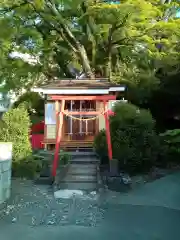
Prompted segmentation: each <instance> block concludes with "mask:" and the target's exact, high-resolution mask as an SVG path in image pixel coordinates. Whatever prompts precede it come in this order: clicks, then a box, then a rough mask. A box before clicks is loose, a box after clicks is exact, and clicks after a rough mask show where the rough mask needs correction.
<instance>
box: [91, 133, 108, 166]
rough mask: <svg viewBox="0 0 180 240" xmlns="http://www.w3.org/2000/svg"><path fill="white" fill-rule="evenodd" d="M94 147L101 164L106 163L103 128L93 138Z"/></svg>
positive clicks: (106, 154) (106, 152) (105, 144)
mask: <svg viewBox="0 0 180 240" xmlns="http://www.w3.org/2000/svg"><path fill="white" fill-rule="evenodd" d="M94 149H95V151H96V153H97V155H98V156H99V157H100V160H101V164H107V163H108V151H107V141H106V133H105V130H101V131H100V132H99V134H98V135H97V136H96V137H95V140H94Z"/></svg>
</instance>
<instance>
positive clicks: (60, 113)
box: [50, 95, 116, 177]
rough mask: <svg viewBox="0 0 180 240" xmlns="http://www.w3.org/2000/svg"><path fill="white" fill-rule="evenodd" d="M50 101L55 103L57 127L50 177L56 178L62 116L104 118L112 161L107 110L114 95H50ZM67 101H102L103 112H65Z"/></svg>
mask: <svg viewBox="0 0 180 240" xmlns="http://www.w3.org/2000/svg"><path fill="white" fill-rule="evenodd" d="M50 99H51V100H54V101H55V108H56V117H57V118H56V119H57V120H58V122H57V126H58V131H57V137H56V147H55V154H54V161H53V167H52V176H53V177H55V176H56V170H57V166H58V156H59V149H60V142H61V136H62V126H63V119H64V114H69V115H77V114H78V115H87V116H88V115H96V116H97V115H101V114H103V115H104V118H105V126H106V139H107V145H108V157H109V159H110V160H112V145H111V134H110V126H109V116H110V115H113V113H112V112H111V111H109V110H108V102H109V101H110V100H116V96H115V95H100V96H63V95H52V96H50ZM68 100H79V101H80V100H91V101H92V100H95V101H102V102H103V103H104V112H102V111H89V112H82V111H78V112H74V111H73V112H71V111H68V110H65V101H68ZM60 101H61V105H60V107H61V108H60V111H59V102H60Z"/></svg>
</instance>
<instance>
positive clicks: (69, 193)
mask: <svg viewBox="0 0 180 240" xmlns="http://www.w3.org/2000/svg"><path fill="white" fill-rule="evenodd" d="M77 195H78V196H82V195H83V191H81V190H67V189H64V190H58V191H56V192H54V197H55V198H64V199H68V198H72V197H73V196H77Z"/></svg>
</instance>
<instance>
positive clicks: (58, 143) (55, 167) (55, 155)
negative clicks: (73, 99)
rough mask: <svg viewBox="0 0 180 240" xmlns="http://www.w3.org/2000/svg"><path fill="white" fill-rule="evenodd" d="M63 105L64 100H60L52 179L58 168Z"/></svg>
mask: <svg viewBox="0 0 180 240" xmlns="http://www.w3.org/2000/svg"><path fill="white" fill-rule="evenodd" d="M64 105H65V100H62V101H61V110H60V113H59V116H58V122H57V126H58V129H57V136H56V148H55V154H54V161H53V168H52V175H53V177H55V176H56V170H57V166H58V157H59V148H60V142H61V136H62V126H63V118H64ZM56 111H57V110H56Z"/></svg>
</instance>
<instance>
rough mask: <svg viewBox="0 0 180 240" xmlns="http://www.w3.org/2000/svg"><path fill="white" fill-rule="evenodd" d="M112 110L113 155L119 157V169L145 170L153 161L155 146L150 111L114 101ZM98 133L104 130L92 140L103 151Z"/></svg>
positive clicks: (102, 144)
mask: <svg viewBox="0 0 180 240" xmlns="http://www.w3.org/2000/svg"><path fill="white" fill-rule="evenodd" d="M114 111H115V116H114V117H112V118H111V137H112V146H113V157H114V158H116V159H118V160H119V164H120V168H121V169H124V170H126V171H129V172H131V173H136V172H142V171H148V170H149V169H150V168H151V167H152V166H153V165H154V164H155V163H156V160H157V155H158V146H159V138H158V136H157V135H156V132H155V122H154V120H153V118H152V116H151V114H150V112H149V111H147V110H143V109H138V108H137V107H136V106H134V105H131V104H124V103H120V104H117V105H116V106H115V109H114ZM102 136H104V133H100V136H97V138H96V140H95V143H96V146H97V147H96V149H97V151H99V149H100V150H101V152H106V153H107V150H106V148H105V146H106V141H105V138H102ZM98 139H100V140H101V142H98ZM99 145H100V146H99ZM103 148H104V151H103ZM103 157H104V155H103Z"/></svg>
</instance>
